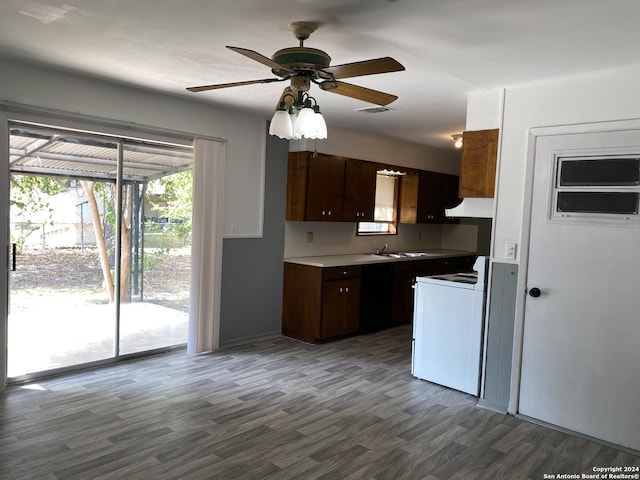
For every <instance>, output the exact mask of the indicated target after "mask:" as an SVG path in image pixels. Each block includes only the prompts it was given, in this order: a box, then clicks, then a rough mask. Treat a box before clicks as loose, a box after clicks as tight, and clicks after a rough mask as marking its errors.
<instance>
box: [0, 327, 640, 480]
mask: <svg viewBox="0 0 640 480" xmlns="http://www.w3.org/2000/svg"><path fill="white" fill-rule="evenodd" d="M410 335H411V334H410V329H409V328H408V327H399V328H395V329H391V330H387V331H384V332H379V333H374V334H369V335H363V336H358V337H353V338H349V339H345V340H342V341H337V342H332V343H327V344H323V345H307V344H304V343H300V342H297V341H295V340H291V339H288V338H275V339H271V340H263V341H259V342H255V343H253V344H248V345H243V346H236V347H229V348H226V349H223V350H222V351H220V352H219V353H216V354H211V355H203V356H197V357H188V356H186V354H185V353H184V351H178V352H173V353H170V354H166V355H159V356H155V357H150V358H146V359H141V360H137V361H133V362H129V363H121V364H117V365H114V366H110V367H106V368H101V369H97V370H93V371H85V372H80V373H75V374H72V375H68V376H66V377H59V378H55V379H49V380H45V381H41V382H39V383H37V384H33V385H28V386H13V387H10V388H9V389H8V391H7V392H6V393H5V394H0V478H2V479H7V480H9V479H10V480H22V479H30V480H31V479H33V480H54V479H56V480H103V479H118V480H138V479H140V480H148V479H154V480H156V479H180V480H201V479H223V480H227V479H242V480H245V479H260V480H282V479H305V480H306V479H331V480H336V479H354V480H355V479H365V480H370V479H375V480H383V479H390V480H401V479H407V480H423V479H426V480H437V479H440V480H444V479H491V480H494V479H502V478H504V479H542V478H544V474H558V473H559V474H582V473H593V467H607V466H640V458H639V457H637V456H634V455H630V454H628V453H624V452H621V451H618V450H616V449H612V448H608V447H605V446H602V445H600V444H597V443H593V442H590V441H587V440H584V439H581V438H578V437H575V436H571V435H567V434H564V433H561V432H558V431H555V430H551V429H548V428H545V427H542V426H539V425H535V424H532V423H529V422H526V421H524V420H521V419H517V418H514V417H512V416H506V415H501V414H498V413H494V412H491V411H487V410H484V409H481V408H478V407H476V406H475V403H476V399H475V398H474V397H471V396H469V395H466V394H463V393H460V392H456V391H453V390H450V389H447V388H444V387H441V386H438V385H433V384H430V383H428V382H425V381H422V380H417V379H415V378H413V377H412V376H411V374H410V364H411V360H410V356H411V344H410V341H411V340H410Z"/></svg>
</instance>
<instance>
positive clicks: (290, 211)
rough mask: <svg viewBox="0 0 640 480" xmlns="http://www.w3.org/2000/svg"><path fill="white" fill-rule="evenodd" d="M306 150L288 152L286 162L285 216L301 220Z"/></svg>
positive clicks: (305, 172) (305, 174)
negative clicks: (287, 160)
mask: <svg viewBox="0 0 640 480" xmlns="http://www.w3.org/2000/svg"><path fill="white" fill-rule="evenodd" d="M308 168H309V153H308V152H290V153H289V162H288V164H287V204H286V210H285V218H286V219H287V220H294V221H303V220H305V216H306V205H307V174H308Z"/></svg>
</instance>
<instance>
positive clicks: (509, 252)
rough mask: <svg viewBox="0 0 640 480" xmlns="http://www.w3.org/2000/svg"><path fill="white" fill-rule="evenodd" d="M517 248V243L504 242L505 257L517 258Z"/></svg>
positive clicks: (509, 258)
mask: <svg viewBox="0 0 640 480" xmlns="http://www.w3.org/2000/svg"><path fill="white" fill-rule="evenodd" d="M516 248H517V244H515V243H505V244H504V257H505V258H506V259H508V260H515V259H516Z"/></svg>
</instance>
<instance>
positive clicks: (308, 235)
mask: <svg viewBox="0 0 640 480" xmlns="http://www.w3.org/2000/svg"><path fill="white" fill-rule="evenodd" d="M304 240H305V242H307V243H311V242H313V232H307V233H306V235H305V237H304Z"/></svg>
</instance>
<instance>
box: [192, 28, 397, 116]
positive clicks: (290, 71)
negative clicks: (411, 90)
mask: <svg viewBox="0 0 640 480" xmlns="http://www.w3.org/2000/svg"><path fill="white" fill-rule="evenodd" d="M316 28H317V27H316V24H314V23H311V22H293V23H291V24H290V25H289V30H290V31H291V32H292V33H293V35H294V36H295V37H296V38H297V39H298V40H299V41H300V45H299V46H298V47H290V48H283V49H281V50H278V51H277V52H276V53H274V54H273V56H272V57H271V58H268V57H265V56H264V55H261V54H260V53H258V52H256V51H253V50H249V49H246V48H240V47H230V46H227V48H228V49H230V50H233V51H234V52H237V53H239V54H241V55H244V56H245V57H248V58H250V59H252V60H255V61H256V62H259V63H262V64H263V65H266V66H267V67H270V68H271V72H272V73H273V74H274V75H275V77H276V78H265V79H260V80H247V81H243V82H232V83H219V84H216V85H204V86H200V87H189V88H187V90H189V91H190V92H203V91H206V90H216V89H220V88H228V87H239V86H242V85H252V84H256V83H272V82H283V81H287V80H290V82H291V83H290V86H288V87H287V88H285V90H284V92H283V94H282V96H281V98H280V103H282V102H285V103H286V104H287V108H288V107H289V106H290V105H291V103H297V102H301V101H302V98H303V94H305V92H308V91H309V88H310V86H311V83H315V84H317V85H318V86H319V87H320V89H321V90H324V91H327V92H332V93H337V94H339V95H344V96H346V97H351V98H355V99H358V100H362V101H365V102H369V103H374V104H376V105H383V106H384V105H388V104H390V103H391V102H393V101H394V100H396V99H397V98H398V97H397V96H396V95H391V94H389V93H384V92H380V91H378V90H372V89H370V88H365V87H360V86H358V85H352V84H350V83H346V82H342V81H340V80H339V79H342V78H351V77H360V76H364V75H374V74H378V73H389V72H397V71H401V70H404V66H402V64H400V63H399V62H398V61H397V60H394V59H393V58H391V57H382V58H376V59H373V60H364V61H361V62H353V63H345V64H342V65H334V66H330V62H331V57H330V56H329V55H327V53H326V52H324V51H322V50H318V49H316V48H309V47H305V46H304V41H305V40H306V39H308V38H309V36H310V35H311V34H312V33H313V32H314V31H315V30H316ZM294 95H295V96H297V99H296V98H295V97H294ZM289 97H291V98H290V99H289Z"/></svg>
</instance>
